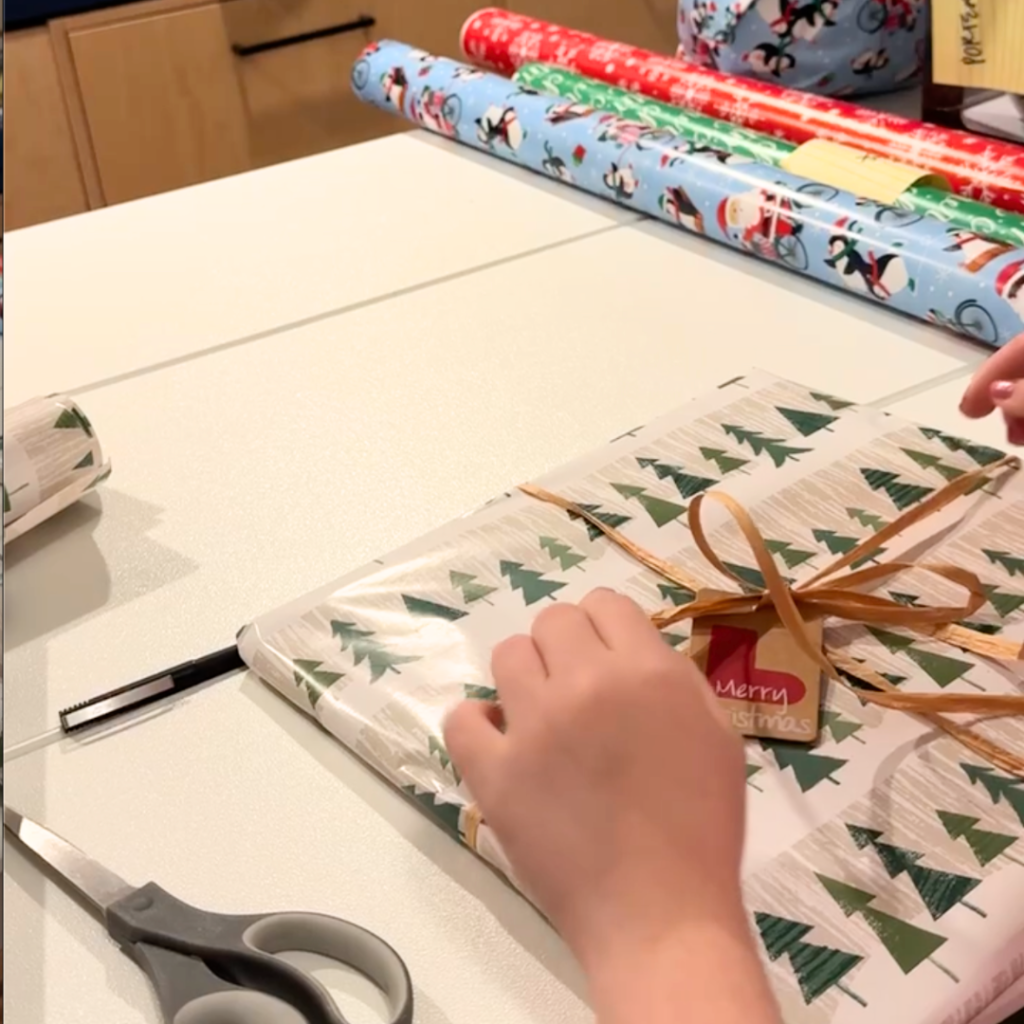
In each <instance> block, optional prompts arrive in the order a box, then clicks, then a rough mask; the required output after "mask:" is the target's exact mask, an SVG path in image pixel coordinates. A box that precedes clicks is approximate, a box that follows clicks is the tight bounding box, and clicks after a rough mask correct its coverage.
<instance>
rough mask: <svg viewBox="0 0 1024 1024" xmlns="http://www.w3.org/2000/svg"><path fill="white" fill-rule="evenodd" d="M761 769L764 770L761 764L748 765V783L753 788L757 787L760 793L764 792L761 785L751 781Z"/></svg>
mask: <svg viewBox="0 0 1024 1024" xmlns="http://www.w3.org/2000/svg"><path fill="white" fill-rule="evenodd" d="M760 771H762V768H761V766H760V765H759V764H748V765H747V785H748V786H749V787H750V788H751V789H756V790H757V791H758V793H763V792H764V790H763V789H762V788H761V787H760V786H758V785H757V784H755V783H753V782H751V781H750V780H751V779H752V778H753V777H754V776H755V775H757V773H758V772H760Z"/></svg>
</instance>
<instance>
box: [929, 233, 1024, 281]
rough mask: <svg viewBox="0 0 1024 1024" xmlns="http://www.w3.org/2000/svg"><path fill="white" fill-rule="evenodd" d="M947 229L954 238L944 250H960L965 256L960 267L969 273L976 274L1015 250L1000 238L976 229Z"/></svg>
mask: <svg viewBox="0 0 1024 1024" xmlns="http://www.w3.org/2000/svg"><path fill="white" fill-rule="evenodd" d="M946 230H947V232H948V234H949V236H950V238H951V239H952V245H947V246H946V247H945V249H943V250H942V251H943V252H959V253H960V255H961V256H963V262H962V263H961V264H960V267H961V269H962V270H966V271H967V273H968V274H976V273H977V272H978V271H979V270H981V269H982V268H983V267H987V266H988V265H989V264H990V263H991V262H992V261H993V260H997V259H999V257H1000V256H1005V255H1006V254H1007V253H1008V252H1013V251H1014V246H1012V245H1007V244H1006V242H1001V241H999V239H998V238H989V237H988V236H987V235H980V234H978V232H976V231H965V230H964V229H962V228H947V229H946Z"/></svg>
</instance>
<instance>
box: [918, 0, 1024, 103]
mask: <svg viewBox="0 0 1024 1024" xmlns="http://www.w3.org/2000/svg"><path fill="white" fill-rule="evenodd" d="M932 78H933V79H934V80H935V81H936V82H938V83H939V84H940V85H959V86H961V87H963V88H970V89H998V90H999V91H1000V92H1016V93H1024V3H1022V2H1021V0H932Z"/></svg>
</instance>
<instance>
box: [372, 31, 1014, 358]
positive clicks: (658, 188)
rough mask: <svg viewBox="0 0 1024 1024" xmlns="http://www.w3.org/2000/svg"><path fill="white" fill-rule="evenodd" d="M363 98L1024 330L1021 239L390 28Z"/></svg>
mask: <svg viewBox="0 0 1024 1024" xmlns="http://www.w3.org/2000/svg"><path fill="white" fill-rule="evenodd" d="M352 88H353V91H354V92H355V94H356V96H358V97H359V98H360V99H361V100H363V101H365V102H367V103H370V104H372V105H373V106H376V107H379V108H381V109H383V110H387V111H390V112H391V113H393V114H396V115H398V116H402V117H407V118H409V119H411V120H412V121H414V122H415V123H416V124H418V125H420V126H421V127H423V128H425V129H427V130H428V131H432V132H434V133H436V134H438V135H442V136H444V137H446V138H449V139H453V140H455V141H458V142H461V143H463V144H465V145H469V146H473V147H474V148H476V149H479V150H482V151H483V152H485V153H488V154H490V155H492V156H495V157H498V158H499V159H502V160H507V161H510V162H512V163H514V164H517V165H519V166H521V167H525V168H528V169H530V170H532V171H535V172H537V173H539V174H543V175H545V176H547V177H549V178H553V179H555V180H556V181H559V182H561V183H563V184H564V185H567V186H572V187H575V188H580V189H583V190H585V191H587V192H590V193H592V194H594V195H598V196H601V197H602V198H605V199H608V200H610V201H612V202H615V203H617V204H618V205H620V206H623V207H626V208H627V209H632V210H635V211H637V212H638V213H643V214H646V215H647V216H649V217H655V218H657V219H659V220H662V221H665V222H667V223H669V224H671V225H673V226H674V227H678V228H681V229H683V230H684V231H688V232H690V233H691V234H695V235H699V236H701V237H703V238H706V239H708V240H711V241H714V242H718V243H720V244H723V245H727V246H730V247H731V248H733V249H738V250H740V251H741V252H744V253H747V254H748V255H750V256H752V257H754V258H756V259H759V260H764V261H766V262H769V263H772V264H774V265H775V266H779V267H784V268H786V269H787V270H790V271H793V272H794V273H798V274H802V275H804V276H806V277H811V278H814V279H815V280H817V281H820V282H821V283H822V284H826V285H829V286H831V287H833V288H839V289H842V290H843V291H844V292H846V293H847V294H852V295H857V296H859V297H861V298H864V299H867V300H869V301H872V302H875V303H878V304H880V305H882V306H885V307H886V308H888V309H891V310H893V311H896V312H900V313H904V314H907V315H909V316H914V317H917V318H919V319H921V320H924V321H926V322H929V323H935V324H939V325H941V326H943V327H948V328H950V329H952V330H955V331H957V332H958V333H960V334H963V335H966V336H967V337H970V338H973V339H975V340H977V341H981V342H984V343H985V344H988V345H992V346H996V347H998V346H1001V345H1004V344H1006V342H1008V341H1010V340H1011V339H1012V338H1014V337H1016V336H1017V335H1018V334H1020V333H1021V332H1022V331H1024V247H1020V246H1016V247H1015V246H1012V245H1008V244H1006V243H1005V242H1001V241H999V240H997V239H993V238H988V237H972V238H970V239H967V238H961V237H959V236H960V235H961V234H963V232H956V231H955V230H952V229H950V228H948V227H947V226H946V225H945V224H943V223H941V222H940V221H938V220H936V219H934V218H932V217H923V216H921V215H920V214H914V215H912V216H910V217H908V216H907V215H906V211H905V210H900V209H898V208H896V207H893V206H891V205H887V204H884V203H877V202H873V201H871V200H866V199H861V198H859V197H857V196H855V195H853V194H852V193H850V192H843V191H840V190H839V189H837V188H833V187H831V186H828V185H823V184H821V183H820V182H817V181H811V180H809V179H808V178H804V177H799V176H798V175H796V174H791V173H789V172H788V171H785V170H782V169H781V168H778V167H771V166H768V165H766V164H761V163H756V162H751V161H748V162H745V163H744V162H740V161H736V160H734V159H729V155H730V154H729V153H728V151H723V150H721V149H718V148H717V147H715V148H713V149H711V150H710V151H709V150H708V148H707V147H703V148H702V147H700V146H698V145H697V144H696V143H695V142H693V141H689V140H687V139H686V138H683V137H681V136H679V135H675V134H674V133H673V132H671V131H666V130H665V129H656V128H650V127H648V126H646V125H644V124H642V123H639V122H637V121H634V120H629V119H628V118H623V117H620V116H618V115H616V114H613V113H602V112H601V111H597V110H594V109H593V108H592V107H590V106H587V105H585V104H580V103H574V102H572V101H570V100H565V99H560V98H558V97H553V96H545V95H538V94H537V92H536V91H535V90H532V89H530V88H528V87H527V86H526V85H524V84H517V83H515V82H511V81H509V80H508V79H506V78H502V77H501V76H500V75H493V74H488V73H485V72H483V71H479V70H477V69H475V68H472V67H469V66H468V65H466V64H462V63H459V62H457V61H452V60H447V59H446V58H443V57H435V56H433V55H431V54H427V53H424V52H423V51H422V50H416V49H414V48H413V47H410V46H406V45H405V44H403V43H397V42H392V41H388V40H384V41H381V42H379V43H373V44H371V45H370V46H369V47H367V48H366V50H365V51H364V52H363V54H362V56H361V57H360V58H359V59H358V60H357V61H356V63H355V65H354V66H353V69H352Z"/></svg>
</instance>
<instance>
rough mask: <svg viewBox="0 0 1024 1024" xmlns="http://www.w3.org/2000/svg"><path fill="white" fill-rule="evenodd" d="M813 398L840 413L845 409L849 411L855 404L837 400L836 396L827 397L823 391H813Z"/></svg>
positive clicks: (840, 399)
mask: <svg viewBox="0 0 1024 1024" xmlns="http://www.w3.org/2000/svg"><path fill="white" fill-rule="evenodd" d="M811 398H813V399H814V400H815V401H816V402H821V403H822V404H823V405H827V406H828V407H829V408H830V409H832V410H833V411H834V412H840V411H842V410H843V409H849V408H851V407H852V406H853V402H847V401H846V400H845V399H842V398H836V397H835V396H834V395H826V394H825V393H824V392H823V391H812V392H811Z"/></svg>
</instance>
